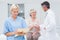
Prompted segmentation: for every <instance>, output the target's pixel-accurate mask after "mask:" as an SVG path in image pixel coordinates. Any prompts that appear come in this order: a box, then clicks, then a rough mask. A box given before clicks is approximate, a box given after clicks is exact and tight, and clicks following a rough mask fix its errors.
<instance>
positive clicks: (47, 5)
mask: <svg viewBox="0 0 60 40" xmlns="http://www.w3.org/2000/svg"><path fill="white" fill-rule="evenodd" d="M43 5H46V7H47V8H48V9H49V8H50V3H49V2H48V1H44V2H43V3H41V6H43Z"/></svg>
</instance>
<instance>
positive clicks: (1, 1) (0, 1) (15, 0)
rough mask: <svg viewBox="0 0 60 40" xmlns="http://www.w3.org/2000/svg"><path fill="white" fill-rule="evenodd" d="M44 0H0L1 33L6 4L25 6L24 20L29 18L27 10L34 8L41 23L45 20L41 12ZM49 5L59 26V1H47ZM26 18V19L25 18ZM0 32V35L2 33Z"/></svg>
mask: <svg viewBox="0 0 60 40" xmlns="http://www.w3.org/2000/svg"><path fill="white" fill-rule="evenodd" d="M43 1H44V0H0V30H2V31H3V23H4V20H5V19H6V18H7V17H8V3H9V4H20V3H24V4H25V18H28V17H29V10H30V9H31V8H34V9H35V10H37V17H38V18H39V19H40V21H41V23H43V20H44V18H45V13H44V12H43V11H42V8H41V3H42V2H43ZM48 1H49V2H50V3H51V8H52V9H53V11H54V12H55V13H56V22H57V25H59V26H60V5H59V3H60V1H59V0H48ZM27 16H28V17H27ZM2 31H0V33H2Z"/></svg>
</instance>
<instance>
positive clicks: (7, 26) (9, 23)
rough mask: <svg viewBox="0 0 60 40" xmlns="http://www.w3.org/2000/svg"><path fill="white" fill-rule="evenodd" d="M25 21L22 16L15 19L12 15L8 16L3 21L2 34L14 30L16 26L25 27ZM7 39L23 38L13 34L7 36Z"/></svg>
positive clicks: (17, 39)
mask: <svg viewBox="0 0 60 40" xmlns="http://www.w3.org/2000/svg"><path fill="white" fill-rule="evenodd" d="M26 27H27V25H26V22H25V20H24V19H23V18H21V17H17V18H16V20H13V18H12V17H9V18H8V19H7V20H6V21H5V23H4V34H5V33H7V32H14V31H15V30H17V29H18V28H26ZM7 40H25V38H24V36H17V37H15V35H12V36H8V37H7Z"/></svg>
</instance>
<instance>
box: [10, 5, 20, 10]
mask: <svg viewBox="0 0 60 40" xmlns="http://www.w3.org/2000/svg"><path fill="white" fill-rule="evenodd" d="M14 8H17V9H19V6H18V5H16V4H12V6H11V7H10V11H12V10H13V9H14Z"/></svg>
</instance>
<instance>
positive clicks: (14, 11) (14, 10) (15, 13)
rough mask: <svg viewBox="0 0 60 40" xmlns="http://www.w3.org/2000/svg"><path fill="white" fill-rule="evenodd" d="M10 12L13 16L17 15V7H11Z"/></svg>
mask: <svg viewBox="0 0 60 40" xmlns="http://www.w3.org/2000/svg"><path fill="white" fill-rule="evenodd" d="M11 13H12V15H13V16H14V17H17V15H18V9H17V8H15V9H13V10H12V11H11Z"/></svg>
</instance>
